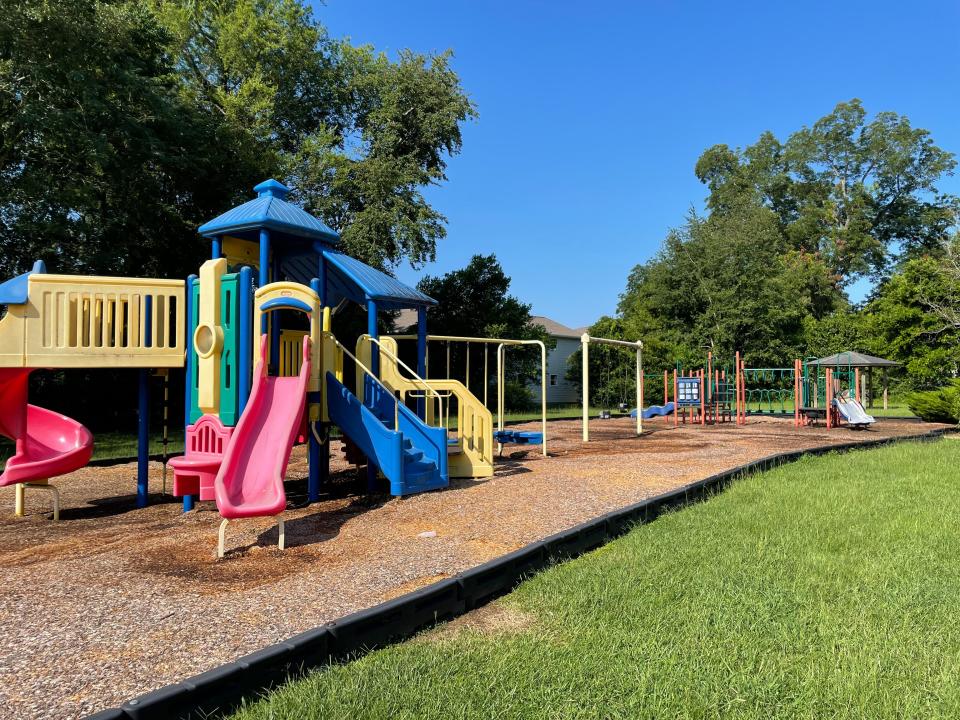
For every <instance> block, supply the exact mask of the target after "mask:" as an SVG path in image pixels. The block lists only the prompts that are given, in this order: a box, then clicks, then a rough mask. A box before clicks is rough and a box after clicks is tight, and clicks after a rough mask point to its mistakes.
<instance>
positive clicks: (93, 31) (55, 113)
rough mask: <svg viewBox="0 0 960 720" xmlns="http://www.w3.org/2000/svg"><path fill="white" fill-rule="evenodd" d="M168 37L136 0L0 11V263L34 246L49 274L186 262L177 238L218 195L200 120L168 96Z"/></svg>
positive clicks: (177, 267) (0, 270)
mask: <svg viewBox="0 0 960 720" xmlns="http://www.w3.org/2000/svg"><path fill="white" fill-rule="evenodd" d="M166 41H167V36H166V33H165V32H164V30H163V28H162V27H161V26H160V24H159V23H158V22H157V20H156V18H155V17H154V16H153V15H152V13H151V12H150V11H149V9H148V8H146V7H145V6H142V5H140V4H137V3H125V2H120V3H117V2H97V1H96V0H63V2H59V3H48V2H44V1H43V0H24V1H23V2H18V3H13V4H8V5H7V6H5V9H4V12H3V13H0V177H2V182H0V239H2V242H3V247H4V252H3V253H2V254H0V274H2V275H4V276H8V275H10V274H12V273H14V272H18V271H21V270H23V269H24V268H25V267H28V266H29V265H30V263H32V261H33V260H34V259H37V258H40V259H44V260H46V261H47V262H48V264H49V265H50V267H51V269H56V270H58V271H61V272H71V271H91V270H92V271H98V272H109V273H116V274H128V275H131V274H143V273H145V272H146V273H152V272H162V271H164V270H166V271H169V272H173V273H176V274H180V275H182V274H183V272H185V271H186V269H187V268H189V267H195V265H194V264H193V260H195V258H196V256H195V254H194V253H192V252H191V249H192V248H191V245H190V244H189V241H188V240H187V239H189V238H190V237H191V235H192V233H193V227H194V226H195V223H196V222H197V221H198V219H200V218H201V217H202V216H201V213H203V212H204V211H205V210H206V209H207V208H209V207H210V205H212V204H214V203H222V202H223V201H224V197H223V195H222V193H219V192H217V188H218V186H219V185H220V183H219V178H218V174H217V170H218V166H219V163H217V162H216V161H214V160H213V156H212V154H211V152H208V151H205V150H204V148H212V147H214V146H213V145H211V144H210V143H209V139H210V135H209V130H210V128H209V125H208V123H207V122H206V121H205V119H204V117H203V116H202V115H201V114H198V113H196V112H194V110H193V108H191V107H190V106H185V105H183V104H182V103H180V102H179V101H178V100H177V97H176V94H175V92H174V80H173V78H172V76H171V70H172V66H171V65H170V63H169V62H168V58H167V56H166V51H165V43H166ZM200 179H203V183H201V182H199V181H200ZM207 183H209V185H208V184H207ZM185 241H186V242H187V243H188V244H187V251H186V252H184V248H183V247H182V245H181V244H182V243H184V242H185ZM196 247H197V248H198V247H199V245H198V244H197V245H196ZM188 263H189V264H188Z"/></svg>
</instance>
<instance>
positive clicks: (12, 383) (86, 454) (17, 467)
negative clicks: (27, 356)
mask: <svg viewBox="0 0 960 720" xmlns="http://www.w3.org/2000/svg"><path fill="white" fill-rule="evenodd" d="M33 370H34V368H0V435H3V436H5V437H8V438H10V439H11V440H13V441H14V442H16V444H17V449H16V453H15V454H14V455H13V457H11V458H10V459H9V460H7V465H6V467H5V468H4V471H3V474H2V475H0V487H2V486H4V485H13V484H14V483H23V482H32V481H35V480H46V479H47V478H51V477H56V476H57V475H66V474H67V473H70V472H73V471H74V470H79V469H80V468H82V467H83V466H84V465H86V464H87V463H88V462H90V456H91V455H92V454H93V435H92V434H91V433H90V431H89V430H87V428H85V427H84V426H83V425H81V424H80V423H78V422H77V421H76V420H73V419H71V418H68V417H67V416H66V415H61V414H60V413H57V412H53V411H52V410H46V409H44V408H42V407H37V406H36V405H29V404H27V381H28V380H29V378H30V373H31V372H33Z"/></svg>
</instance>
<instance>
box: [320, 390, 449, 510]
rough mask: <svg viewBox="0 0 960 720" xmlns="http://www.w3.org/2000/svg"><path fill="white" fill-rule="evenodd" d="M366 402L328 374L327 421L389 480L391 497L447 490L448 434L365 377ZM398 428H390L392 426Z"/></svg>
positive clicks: (364, 393) (364, 392) (364, 391)
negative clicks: (441, 489) (422, 418)
mask: <svg viewBox="0 0 960 720" xmlns="http://www.w3.org/2000/svg"><path fill="white" fill-rule="evenodd" d="M364 381H365V384H364V389H363V395H364V401H363V402H360V399H359V398H358V397H357V396H356V395H354V394H353V393H352V392H350V390H348V389H347V388H346V387H344V385H343V384H342V383H341V382H340V381H339V380H337V378H336V377H335V376H334V375H333V373H329V372H328V373H327V375H326V384H327V411H328V412H329V414H330V420H331V422H333V423H334V424H335V425H337V426H338V427H339V428H340V429H341V430H342V431H343V433H344V434H345V435H346V436H347V437H348V438H349V439H350V440H351V441H352V442H353V443H354V445H356V446H357V447H358V448H360V450H361V452H363V454H364V455H366V456H367V460H368V461H369V462H371V463H373V464H374V465H375V466H376V467H377V468H378V469H379V470H380V472H382V473H383V474H384V476H385V477H386V478H387V480H389V481H390V494H391V495H412V494H413V493H418V492H425V491H427V490H436V489H438V488H445V487H447V485H449V484H450V475H449V473H448V472H447V431H446V430H445V429H444V428H435V427H430V426H429V425H426V424H424V422H423V421H422V420H420V418H419V417H417V415H416V413H414V412H413V411H411V410H410V409H409V408H408V407H406V406H405V405H404V404H403V403H400V402H398V401H397V399H396V398H395V397H394V396H393V395H392V394H391V393H389V392H387V391H386V390H385V389H384V388H383V387H382V386H381V385H379V384H377V383H376V382H374V381H373V380H372V379H370V378H369V377H366V378H365V379H364ZM395 421H396V424H397V425H399V427H394V423H395Z"/></svg>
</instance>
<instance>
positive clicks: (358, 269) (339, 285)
mask: <svg viewBox="0 0 960 720" xmlns="http://www.w3.org/2000/svg"><path fill="white" fill-rule="evenodd" d="M316 250H317V252H318V253H322V254H323V257H324V260H325V261H326V263H325V264H326V268H327V273H326V274H327V297H326V301H327V304H328V305H332V306H335V305H338V304H339V303H340V301H341V300H344V299H346V300H351V301H353V302H355V303H358V304H360V305H364V304H366V302H367V300H373V301H374V302H376V303H377V307H378V308H379V309H381V310H402V309H404V308H420V307H427V306H430V305H436V304H437V301H436V300H434V299H433V298H432V297H430V296H429V295H425V294H424V293H422V292H420V291H419V290H417V289H416V288H412V287H410V286H409V285H405V284H404V283H402V282H400V281H399V280H397V279H396V278H395V277H391V276H390V275H387V274H386V273H384V272H381V271H380V270H377V269H376V268H373V267H370V266H369V265H367V264H366V263H363V262H361V261H360V260H357V259H356V258H353V257H350V256H349V255H346V254H344V253H342V252H339V251H337V250H333V249H331V248H324V247H322V246H321V247H317V248H316ZM281 271H282V272H283V274H284V275H286V276H287V277H288V278H290V279H291V280H294V281H296V282H299V283H303V284H304V285H309V284H310V279H311V278H315V277H317V274H318V263H317V258H316V256H315V255H300V256H296V257H286V258H284V259H283V261H282V265H281Z"/></svg>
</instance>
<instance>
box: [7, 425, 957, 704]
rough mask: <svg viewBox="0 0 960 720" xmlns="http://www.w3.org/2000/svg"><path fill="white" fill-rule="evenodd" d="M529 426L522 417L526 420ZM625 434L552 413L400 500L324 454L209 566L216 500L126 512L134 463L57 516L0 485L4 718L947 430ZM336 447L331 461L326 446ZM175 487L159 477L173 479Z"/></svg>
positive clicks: (35, 499) (171, 672) (206, 663)
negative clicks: (665, 507) (320, 470)
mask: <svg viewBox="0 0 960 720" xmlns="http://www.w3.org/2000/svg"><path fill="white" fill-rule="evenodd" d="M537 427H538V424H537V423H531V424H529V426H527V425H523V426H518V428H517V429H529V430H536V429H537ZM644 427H645V434H644V436H643V437H641V438H637V437H634V436H633V431H634V430H635V421H633V420H631V419H630V418H616V419H612V420H605V421H596V422H593V423H591V437H592V441H591V442H590V443H589V444H587V445H584V444H583V443H581V441H580V436H581V425H580V422H579V421H554V422H551V423H550V438H551V443H550V454H551V457H549V458H543V457H541V456H540V455H539V454H538V452H537V448H527V447H521V448H518V449H511V448H509V447H508V448H507V449H506V450H505V452H504V457H503V458H502V459H501V460H498V461H497V463H496V467H495V474H494V476H493V477H490V478H485V479H479V480H455V481H452V482H451V487H450V488H449V489H448V490H444V491H440V492H433V493H425V494H421V495H414V496H410V497H405V498H389V497H387V496H377V497H369V498H368V497H364V496H362V495H357V494H355V490H356V487H358V486H352V485H351V483H350V481H351V480H352V479H353V477H354V474H353V473H352V471H350V470H349V469H348V468H347V465H346V464H345V463H340V464H337V463H336V462H334V463H333V467H332V470H333V471H334V474H333V487H334V490H335V492H334V494H333V495H329V496H325V499H324V500H323V501H322V502H320V503H317V504H313V505H311V506H309V507H305V508H302V509H296V510H288V511H287V513H286V515H285V517H286V518H287V520H286V544H287V549H286V551H284V552H279V551H278V550H277V549H276V540H277V536H276V533H277V528H276V524H275V522H274V521H273V520H272V519H271V518H262V519H259V520H249V521H245V522H244V523H243V524H238V525H237V528H236V530H234V531H232V533H231V535H230V539H229V543H228V546H227V557H226V559H224V560H222V561H216V560H215V556H216V535H215V533H213V532H211V530H212V529H213V528H215V527H216V525H217V524H218V522H219V520H220V517H219V515H218V514H217V511H216V508H215V506H214V505H213V504H212V503H201V504H200V505H199V509H198V510H197V511H195V512H191V513H187V514H182V513H181V506H180V503H179V502H174V501H173V499H172V498H171V499H170V502H166V503H165V502H160V497H159V495H158V493H159V492H160V489H161V471H160V470H161V466H160V465H159V463H152V464H151V469H150V491H151V493H152V494H153V495H152V497H151V505H150V506H148V507H146V508H143V509H139V510H137V509H133V507H134V503H133V497H132V496H131V495H130V494H129V492H130V489H131V487H132V486H133V482H132V478H133V477H134V476H135V474H136V466H135V465H134V464H129V465H120V466H115V467H112V468H104V467H88V468H84V469H82V470H79V471H77V472H75V473H72V474H70V475H67V476H64V477H63V478H60V479H59V480H58V485H59V487H60V489H61V493H62V500H63V510H62V512H61V522H59V523H53V522H50V521H49V520H48V519H47V517H48V516H47V515H46V514H45V511H46V510H47V507H46V505H44V504H43V503H44V500H45V498H44V497H43V496H40V495H37V496H30V495H28V497H27V515H26V517H25V518H22V519H17V518H14V517H13V489H12V488H4V489H2V490H0V629H2V632H0V718H77V717H82V716H84V715H86V714H89V713H91V712H94V711H96V710H98V709H102V708H104V707H107V706H112V705H118V704H120V703H121V702H123V701H124V700H127V699H129V698H130V697H132V696H135V695H138V694H141V693H143V692H146V691H148V690H151V689H154V688H157V687H160V686H162V685H165V684H167V683H171V682H175V681H177V680H181V679H183V678H185V677H188V676H191V675H194V674H196V673H199V672H202V671H205V670H208V669H210V668H212V667H215V666H217V665H219V664H221V663H224V662H227V661H230V660H233V659H235V658H237V657H239V656H241V655H244V654H247V653H250V652H252V651H255V650H257V649H259V648H261V647H263V646H265V645H267V644H270V643H274V642H277V641H280V640H283V639H285V638H288V637H290V636H292V635H294V634H296V633H299V632H302V631H304V630H307V629H310V628H312V627H316V626H318V625H320V624H322V623H324V622H327V621H330V620H333V619H335V618H337V617H340V616H343V615H345V614H347V613H350V612H353V611H355V610H358V609H362V608H365V607H370V606H372V605H375V604H377V603H379V602H382V601H383V600H386V599H390V598H393V597H396V596H399V595H401V594H403V593H406V592H409V591H412V590H415V589H417V588H420V587H422V586H425V585H428V584H430V583H432V582H434V581H436V580H439V579H442V578H445V577H449V576H451V575H453V574H455V573H457V572H460V571H463V570H466V569H468V568H470V567H473V566H476V565H478V564H481V563H483V562H486V561H488V560H490V559H493V558H495V557H497V556H500V555H502V554H505V553H507V552H510V551H512V550H515V549H517V548H519V547H522V546H524V545H526V544H528V543H531V542H534V541H536V540H538V539H541V538H543V537H546V536H548V535H550V534H552V533H555V532H558V531H561V530H564V529H566V528H569V527H571V526H573V525H576V524H578V523H581V522H583V521H586V520H589V519H591V518H593V517H596V516H598V515H600V514H602V513H605V512H607V511H610V510H613V509H616V508H619V507H623V506H625V505H628V504H630V503H634V502H637V501H639V500H642V499H644V498H647V497H650V496H653V495H656V494H659V493H661V492H665V491H667V490H670V489H673V488H676V487H679V486H682V485H684V484H687V483H690V482H692V481H694V480H697V479H700V478H703V477H707V476H709V475H711V474H713V473H716V472H719V471H722V470H725V469H729V468H732V467H736V466H738V465H741V464H743V463H746V462H749V461H751V460H755V459H758V458H761V457H765V456H768V455H771V454H774V453H778V452H783V451H789V450H798V449H804V448H813V447H823V446H830V445H836V444H845V443H850V442H856V441H860V440H862V441H867V440H875V439H877V438H883V437H895V436H907V435H917V434H920V433H923V432H927V431H930V430H933V429H936V428H942V427H945V426H942V425H939V426H938V425H933V424H920V423H917V422H908V421H898V420H891V419H882V420H880V421H879V422H878V423H877V424H876V425H875V426H873V428H872V429H871V430H869V431H861V432H856V431H852V430H847V429H841V430H832V431H829V432H827V431H826V430H825V429H823V428H799V429H797V428H794V427H793V424H792V419H789V420H787V419H776V418H756V417H750V418H748V420H747V425H746V426H741V427H737V426H735V425H731V424H728V425H718V426H713V427H699V426H697V427H693V428H689V427H688V428H684V427H682V426H681V427H680V428H679V429H676V430H674V429H673V426H672V422H670V421H664V420H663V419H658V420H652V421H649V422H648V423H645V425H644ZM334 450H335V452H334V454H333V457H334V458H339V457H341V455H342V454H341V453H340V452H339V449H338V448H334ZM306 473H307V465H306V457H305V450H304V448H302V447H299V448H296V449H295V450H294V454H293V457H292V459H291V463H290V466H289V470H288V477H289V478H291V479H292V482H290V483H288V484H289V487H288V493H287V495H288V499H289V500H290V502H291V503H293V504H297V503H299V502H301V501H305V499H306V481H305V477H306ZM171 483H172V473H171V474H170V475H169V476H168V485H167V489H168V491H169V489H170V487H171Z"/></svg>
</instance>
